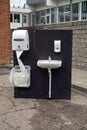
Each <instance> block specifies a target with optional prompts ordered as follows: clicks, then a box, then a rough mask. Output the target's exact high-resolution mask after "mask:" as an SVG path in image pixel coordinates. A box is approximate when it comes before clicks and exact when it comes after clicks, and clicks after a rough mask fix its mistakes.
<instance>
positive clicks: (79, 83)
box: [72, 68, 87, 93]
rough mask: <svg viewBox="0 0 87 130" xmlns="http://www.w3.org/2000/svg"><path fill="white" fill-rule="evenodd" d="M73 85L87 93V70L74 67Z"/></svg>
mask: <svg viewBox="0 0 87 130" xmlns="http://www.w3.org/2000/svg"><path fill="white" fill-rule="evenodd" d="M72 87H73V88H75V89H78V90H80V91H83V92H86V93H87V71H85V70H80V69H74V68H73V69H72Z"/></svg>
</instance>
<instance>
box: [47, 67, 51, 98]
mask: <svg viewBox="0 0 87 130" xmlns="http://www.w3.org/2000/svg"><path fill="white" fill-rule="evenodd" d="M48 73H49V98H51V77H52V73H51V69H48Z"/></svg>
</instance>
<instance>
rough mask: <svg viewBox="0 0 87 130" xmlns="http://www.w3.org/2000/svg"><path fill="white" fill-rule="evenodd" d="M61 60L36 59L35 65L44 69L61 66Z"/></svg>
mask: <svg viewBox="0 0 87 130" xmlns="http://www.w3.org/2000/svg"><path fill="white" fill-rule="evenodd" d="M61 65H62V61H61V60H51V59H50V60H49V59H48V60H38V61H37V66H38V67H40V68H46V69H56V68H59V67H61Z"/></svg>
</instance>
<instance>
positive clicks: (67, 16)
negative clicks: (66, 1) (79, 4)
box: [64, 5, 70, 21]
mask: <svg viewBox="0 0 87 130" xmlns="http://www.w3.org/2000/svg"><path fill="white" fill-rule="evenodd" d="M64 15H65V21H70V5H65V6H64Z"/></svg>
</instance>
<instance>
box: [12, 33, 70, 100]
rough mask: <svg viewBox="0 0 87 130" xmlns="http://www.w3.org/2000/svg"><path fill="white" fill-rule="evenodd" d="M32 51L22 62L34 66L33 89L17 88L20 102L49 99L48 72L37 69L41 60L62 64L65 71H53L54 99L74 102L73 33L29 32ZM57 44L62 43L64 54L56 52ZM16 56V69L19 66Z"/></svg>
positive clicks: (15, 90)
mask: <svg viewBox="0 0 87 130" xmlns="http://www.w3.org/2000/svg"><path fill="white" fill-rule="evenodd" d="M29 37H30V50H29V51H25V52H23V54H22V56H21V60H22V61H23V63H24V65H30V66H31V85H30V87H29V88H17V87H15V88H14V96H15V97H16V98H37V99H48V98H49V77H48V70H47V69H42V68H39V67H37V61H38V60H39V59H43V60H44V59H45V60H46V59H48V57H49V56H51V58H52V59H53V60H62V67H61V68H58V69H54V70H52V97H51V98H52V99H70V98H71V64H72V31H71V30H29ZM54 40H61V52H60V53H55V52H54ZM17 64H18V63H17V59H16V55H15V52H14V65H17Z"/></svg>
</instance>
